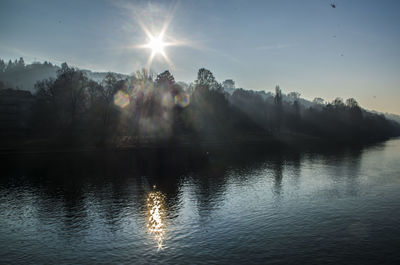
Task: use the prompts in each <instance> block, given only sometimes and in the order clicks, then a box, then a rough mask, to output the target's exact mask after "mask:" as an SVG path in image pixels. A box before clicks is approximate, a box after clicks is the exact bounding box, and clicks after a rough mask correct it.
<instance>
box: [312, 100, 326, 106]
mask: <svg viewBox="0 0 400 265" xmlns="http://www.w3.org/2000/svg"><path fill="white" fill-rule="evenodd" d="M313 103H314V104H317V105H324V103H325V100H324V99H323V98H314V100H313Z"/></svg>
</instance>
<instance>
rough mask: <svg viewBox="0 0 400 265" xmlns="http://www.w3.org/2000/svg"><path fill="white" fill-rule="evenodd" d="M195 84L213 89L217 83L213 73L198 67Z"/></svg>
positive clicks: (202, 87)
mask: <svg viewBox="0 0 400 265" xmlns="http://www.w3.org/2000/svg"><path fill="white" fill-rule="evenodd" d="M195 84H196V86H197V87H199V88H201V89H206V90H210V89H215V88H217V85H218V83H217V81H216V80H215V77H214V75H213V73H211V71H210V70H207V69H205V68H201V69H199V72H198V73H197V80H196V81H195Z"/></svg>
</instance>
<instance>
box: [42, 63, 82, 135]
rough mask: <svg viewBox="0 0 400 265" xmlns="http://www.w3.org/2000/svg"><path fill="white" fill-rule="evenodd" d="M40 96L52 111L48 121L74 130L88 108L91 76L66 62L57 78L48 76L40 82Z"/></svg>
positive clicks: (49, 113) (66, 129)
mask: <svg viewBox="0 0 400 265" xmlns="http://www.w3.org/2000/svg"><path fill="white" fill-rule="evenodd" d="M35 87H36V96H37V99H38V101H39V102H41V104H42V105H43V108H45V109H46V110H47V111H48V113H45V115H47V116H48V117H47V118H45V120H47V121H48V123H49V124H48V125H49V126H51V127H52V129H55V130H58V131H59V132H61V133H72V132H73V131H75V129H77V128H78V125H80V124H81V121H83V119H84V116H85V112H86V110H87V107H88V105H87V101H86V100H87V88H88V79H87V78H86V77H85V75H84V74H83V73H82V72H81V71H79V70H76V69H74V68H69V67H68V65H67V64H66V63H64V64H63V65H62V67H61V69H60V70H59V71H58V76H57V79H56V80H53V79H47V80H44V81H40V82H38V83H37V84H36V85H35Z"/></svg>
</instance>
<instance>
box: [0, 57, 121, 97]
mask: <svg viewBox="0 0 400 265" xmlns="http://www.w3.org/2000/svg"><path fill="white" fill-rule="evenodd" d="M59 69H60V67H59V66H57V65H55V64H52V63H49V62H46V61H45V62H43V63H40V62H34V63H32V64H27V65H25V63H24V60H23V58H20V59H19V60H18V61H17V60H15V61H14V62H12V61H11V60H10V61H9V62H8V63H7V64H6V63H5V62H4V61H3V60H1V59H0V81H1V82H2V86H3V88H14V89H20V90H28V91H30V92H32V93H33V92H34V88H35V84H36V82H37V81H41V80H44V79H48V78H56V77H57V71H58V70H59ZM80 70H81V71H82V72H83V73H84V74H85V75H86V76H87V77H88V78H89V79H93V80H94V81H96V82H101V81H102V80H103V79H104V77H105V76H106V75H107V72H92V71H90V70H85V69H80ZM114 74H115V76H116V77H117V78H118V79H124V78H126V77H127V75H124V74H117V73H114Z"/></svg>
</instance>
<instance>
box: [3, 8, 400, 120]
mask: <svg viewBox="0 0 400 265" xmlns="http://www.w3.org/2000/svg"><path fill="white" fill-rule="evenodd" d="M332 2H333V3H334V4H336V8H332V7H331V6H330V4H331V3H332ZM399 13H400V1H396V0H394V1H386V0H380V1H378V0H375V1H368V0H359V1H355V0H354V1H352V0H341V1H340V0H338V1H335V0H332V1H328V0H314V1H307V0H303V1H299V0H293V1H285V0H276V1H267V0H264V1H171V2H168V1H153V2H150V3H149V2H147V1H111V0H109V1H84V0H80V1H72V0H69V1H65V0H64V1H54V0H52V1H39V0H35V1H30V0H29V1H17V0H1V1H0V36H1V38H0V57H1V58H3V59H6V60H8V59H10V58H11V59H16V58H18V57H20V56H23V57H24V58H25V61H26V62H32V61H34V60H39V61H43V60H49V61H51V62H54V63H57V64H60V63H61V62H64V61H66V62H68V63H69V64H70V65H73V66H78V67H81V68H87V69H91V70H96V71H115V72H121V73H132V72H135V71H136V70H138V69H140V68H142V67H144V66H145V65H146V61H147V58H148V56H149V54H150V51H149V50H147V49H138V48H135V45H140V44H143V43H146V42H147V39H146V35H145V34H144V32H143V30H142V27H141V26H140V23H142V25H144V26H145V27H147V28H149V30H150V31H151V32H153V34H157V33H158V32H159V31H160V30H161V28H162V25H163V24H164V23H166V21H170V23H169V27H168V29H167V31H166V35H167V39H166V40H167V41H172V40H174V41H177V42H180V43H181V44H182V45H180V46H173V47H167V48H166V54H167V55H168V57H169V58H170V60H171V62H172V64H173V66H172V67H171V66H170V65H168V64H167V63H166V62H165V60H163V58H162V56H157V57H156V58H155V61H154V62H153V64H152V69H154V71H156V72H160V71H162V70H165V69H167V68H168V69H171V68H172V69H171V72H172V73H173V74H174V76H175V78H176V79H177V80H182V81H187V82H190V81H193V80H194V79H196V74H197V70H198V69H199V68H201V67H205V68H207V69H210V70H211V71H212V72H213V73H214V75H215V76H216V78H217V79H218V80H219V81H223V80H224V79H227V78H232V79H234V80H235V81H236V85H237V87H244V88H249V89H256V90H266V91H272V90H273V89H274V87H275V85H277V84H279V85H280V87H281V88H282V90H283V92H285V93H287V92H290V91H298V92H300V93H301V94H302V96H303V97H305V98H308V99H313V98H314V97H322V98H324V99H326V100H329V101H331V100H332V99H333V98H334V97H336V96H340V97H342V98H344V99H346V98H348V97H354V98H356V99H357V100H358V101H359V103H360V104H361V105H362V106H363V107H366V108H368V109H375V110H379V111H384V112H385V111H387V112H392V113H397V114H400V103H399V99H400V16H399Z"/></svg>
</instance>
